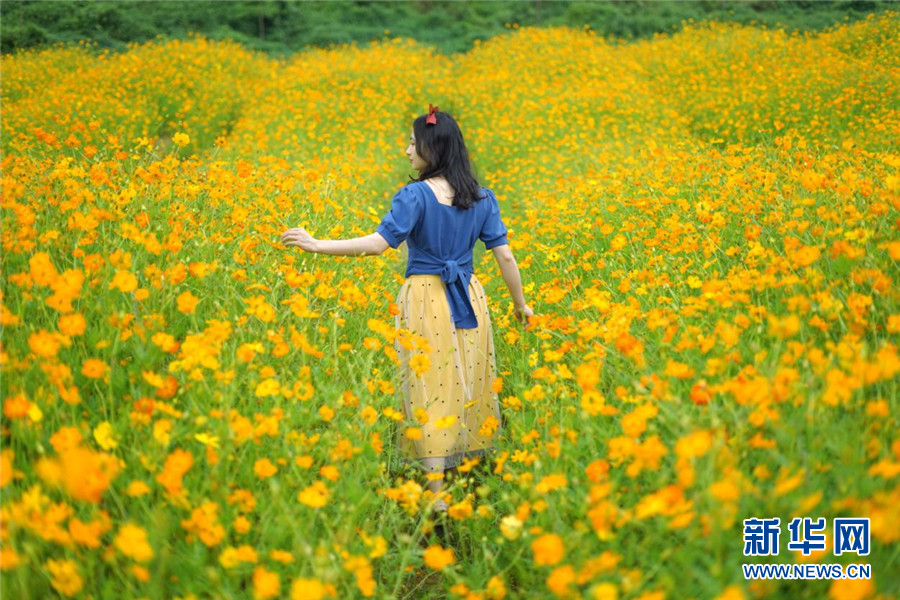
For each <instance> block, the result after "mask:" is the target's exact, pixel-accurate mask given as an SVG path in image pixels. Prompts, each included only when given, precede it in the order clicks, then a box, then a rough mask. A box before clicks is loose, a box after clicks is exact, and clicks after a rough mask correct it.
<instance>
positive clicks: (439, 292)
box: [281, 105, 534, 511]
mask: <svg viewBox="0 0 900 600" xmlns="http://www.w3.org/2000/svg"><path fill="white" fill-rule="evenodd" d="M409 139H410V143H409V146H408V147H407V149H406V156H407V157H408V158H409V162H410V165H411V166H412V168H413V169H415V170H416V171H418V173H419V177H418V178H417V179H414V180H413V181H412V182H411V183H410V184H408V185H406V186H405V187H403V188H402V189H401V190H400V191H399V192H398V193H397V194H396V196H394V199H393V201H392V204H391V210H390V212H389V213H388V214H387V215H386V216H385V217H384V219H382V221H381V224H380V225H379V226H378V228H377V229H376V232H375V233H372V234H370V235H367V236H363V237H358V238H354V239H349V240H317V239H314V238H313V237H311V236H310V235H309V233H307V232H306V231H305V230H304V229H302V228H299V227H297V228H294V229H289V230H287V231H285V232H284V233H283V234H282V236H281V241H282V243H284V244H285V245H289V246H290V245H293V246H299V247H301V248H302V249H304V250H306V251H308V252H318V253H322V254H334V255H344V256H359V255H370V254H381V253H383V252H384V251H385V250H387V248H388V246H390V247H391V248H397V247H398V246H399V245H400V244H401V243H402V242H403V241H404V240H406V241H407V243H408V246H409V258H408V264H407V269H406V281H405V282H404V284H403V286H402V287H401V288H400V293H399V294H398V296H397V305H398V307H399V309H400V312H399V314H398V315H397V317H396V325H397V327H398V328H403V329H407V330H410V331H412V332H413V333H416V334H418V335H419V336H422V337H423V338H425V340H427V342H428V346H429V347H430V349H431V350H430V352H429V354H428V360H427V361H423V360H422V359H417V360H415V361H413V366H411V364H410V352H409V351H408V350H406V349H405V348H404V347H403V346H401V345H400V344H397V345H396V347H397V351H398V357H399V359H400V366H401V368H400V378H401V382H400V383H401V385H400V389H401V390H402V392H403V396H404V404H405V406H404V408H405V411H406V419H407V426H408V427H412V428H417V429H418V431H419V433H420V436H418V439H413V438H411V437H409V435H407V427H401V428H399V429H398V440H397V443H398V445H399V448H400V451H401V455H402V456H403V457H404V462H407V463H409V462H419V463H420V464H421V466H422V467H423V468H424V469H425V471H426V472H429V473H440V474H443V475H445V476H446V474H447V473H448V472H449V471H453V472H454V474H455V472H456V467H457V465H459V464H460V463H461V462H462V461H463V460H464V459H465V458H468V457H471V456H476V455H484V454H485V453H486V452H487V451H488V450H490V449H491V448H492V445H491V439H493V438H495V437H497V436H498V435H499V434H500V433H501V432H502V425H501V415H500V406H499V403H498V401H497V395H496V393H495V392H494V391H493V390H492V385H493V380H494V377H495V369H496V367H495V360H494V343H493V335H492V332H491V321H490V316H489V315H488V310H487V303H486V300H485V295H484V289H483V288H482V286H481V284H480V283H479V282H478V279H477V278H476V277H475V276H474V272H473V271H474V269H473V265H472V249H473V247H474V245H475V241H476V240H478V239H480V240H481V241H482V242H483V243H484V245H485V248H488V249H491V250H492V251H493V253H494V258H495V259H496V260H497V263H498V265H499V266H500V272H501V273H502V274H503V279H504V281H505V282H506V285H507V286H508V287H509V290H510V293H511V294H512V298H513V302H514V306H515V315H516V318H517V319H519V320H520V321H522V320H523V319H527V318H528V317H530V316H532V315H533V314H534V313H533V312H532V311H531V309H530V308H529V307H528V306H527V305H526V304H525V297H524V295H523V292H522V282H521V277H520V275H519V268H518V266H517V264H516V260H515V258H513V255H512V252H511V251H510V249H509V245H508V244H507V240H506V233H507V230H506V227H505V226H504V225H503V221H502V220H501V219H500V209H499V206H498V204H497V198H496V197H495V196H494V194H493V192H491V191H490V190H489V189H487V188H482V187H479V186H478V182H477V181H476V180H475V177H474V176H473V174H472V168H471V165H470V163H469V156H468V152H467V151H466V146H465V143H464V142H463V137H462V132H461V131H460V129H459V126H458V125H457V123H456V121H455V120H454V119H453V118H452V117H451V116H450V115H449V114H447V113H443V112H439V111H438V108H437V107H436V106H435V107H433V106H431V105H429V113H428V115H422V116H420V117H418V118H417V119H416V120H415V121H414V122H413V130H412V134H411V135H410V138H409ZM423 369H424V372H423ZM425 415H427V421H426V420H425V419H424V416H425ZM422 421H424V423H423V422H422ZM429 479H430V481H429V483H428V487H429V489H431V490H432V491H433V492H434V493H435V494H438V493H439V492H440V491H441V489H442V487H443V479H442V478H429ZM434 510H435V511H446V510H447V503H446V501H444V499H443V498H440V497H438V499H437V500H436V502H435V504H434Z"/></svg>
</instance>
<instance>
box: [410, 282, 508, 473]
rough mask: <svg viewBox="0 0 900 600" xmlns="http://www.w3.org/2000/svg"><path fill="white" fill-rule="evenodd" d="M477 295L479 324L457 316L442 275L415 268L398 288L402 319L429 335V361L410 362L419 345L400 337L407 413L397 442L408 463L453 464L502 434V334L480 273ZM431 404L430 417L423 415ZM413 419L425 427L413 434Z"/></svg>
mask: <svg viewBox="0 0 900 600" xmlns="http://www.w3.org/2000/svg"><path fill="white" fill-rule="evenodd" d="M469 298H470V299H471V301H472V308H473V309H474V310H475V316H476V318H477V319H478V327H477V328H475V329H457V328H456V327H455V325H454V323H453V321H452V320H451V318H450V307H449V305H448V304H447V296H446V291H445V288H444V282H443V281H441V278H440V276H438V275H410V276H409V277H408V278H407V279H406V281H405V283H404V284H403V286H402V287H401V288H400V292H399V294H398V295H397V306H398V307H399V309H400V312H399V313H398V314H397V316H396V326H397V327H399V328H404V329H408V330H410V331H412V332H414V333H416V334H418V335H421V336H422V337H424V338H425V339H427V340H428V344H429V345H430V346H431V352H430V354H429V355H428V358H429V361H430V366H429V368H428V369H427V370H426V371H424V372H422V373H420V374H417V373H416V372H415V371H414V370H412V369H411V368H410V367H409V359H410V356H411V355H412V353H411V351H409V350H407V349H406V348H404V347H403V346H402V345H400V344H399V343H397V344H396V345H395V348H396V350H397V354H398V358H399V359H400V369H399V379H400V385H399V386H398V392H399V394H400V395H401V397H402V401H403V405H404V406H403V409H404V414H405V416H406V421H405V422H404V423H402V424H401V426H400V427H398V428H397V447H398V449H399V452H400V455H401V459H402V460H403V461H404V462H405V463H419V465H420V466H421V465H424V464H427V465H428V468H427V470H429V471H439V470H442V469H450V468H453V467H455V466H457V465H458V464H460V463H461V462H462V461H463V460H465V459H466V458H470V457H472V456H478V455H484V454H487V453H489V451H490V450H492V449H493V446H492V441H493V440H495V439H497V438H498V437H499V436H500V435H501V434H502V424H501V416H500V404H499V401H498V398H497V394H495V393H494V392H493V390H492V389H491V388H492V384H493V381H494V378H495V377H496V375H495V373H496V360H495V358H494V338H493V332H492V330H491V320H490V315H489V314H488V309H487V298H486V297H485V294H484V288H483V287H482V286H481V283H480V282H479V281H478V279H477V278H476V277H475V276H474V275H472V278H471V281H470V282H469ZM417 409H423V410H425V411H426V412H427V414H428V421H427V422H426V423H424V424H422V423H420V422H419V421H418V420H417V419H416V415H417V414H420V413H419V411H418V410H417ZM410 427H417V428H419V429H420V430H421V438H420V439H410V438H409V437H408V436H407V435H406V431H407V429H408V428H410Z"/></svg>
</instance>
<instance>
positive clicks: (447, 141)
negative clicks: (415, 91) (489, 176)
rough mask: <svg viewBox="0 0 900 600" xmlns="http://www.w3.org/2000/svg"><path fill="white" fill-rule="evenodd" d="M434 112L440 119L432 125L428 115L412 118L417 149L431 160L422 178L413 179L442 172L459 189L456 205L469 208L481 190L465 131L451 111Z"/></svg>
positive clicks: (435, 175) (479, 195)
mask: <svg viewBox="0 0 900 600" xmlns="http://www.w3.org/2000/svg"><path fill="white" fill-rule="evenodd" d="M434 116H435V117H437V123H435V124H433V125H429V124H426V123H425V119H426V115H422V116H420V117H418V118H416V120H415V121H413V133H415V134H416V152H417V153H418V154H419V156H421V157H422V159H423V160H425V162H427V163H428V166H427V167H425V169H423V170H422V172H421V173H420V174H419V178H418V179H414V180H413V181H424V180H426V179H429V178H431V177H438V176H443V177H444V178H445V179H446V180H447V183H449V184H450V185H451V186H453V190H454V191H455V192H456V195H455V196H454V198H453V206H456V207H459V208H462V209H467V208H469V207H471V206H472V204H474V203H475V202H477V201H478V200H480V199H481V191H480V189H479V186H478V181H477V180H476V179H475V175H474V173H473V172H472V164H471V163H470V162H469V153H468V151H467V150H466V143H465V142H464V141H463V136H462V131H460V129H459V125H457V123H456V121H455V120H454V119H453V117H451V116H450V115H449V114H447V113H445V112H436V113H435V114H434Z"/></svg>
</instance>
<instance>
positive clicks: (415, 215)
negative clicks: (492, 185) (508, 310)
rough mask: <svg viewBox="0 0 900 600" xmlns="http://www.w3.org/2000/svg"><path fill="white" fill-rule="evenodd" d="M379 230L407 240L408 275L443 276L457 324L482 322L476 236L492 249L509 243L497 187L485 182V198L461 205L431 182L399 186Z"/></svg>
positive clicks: (392, 241) (389, 238)
mask: <svg viewBox="0 0 900 600" xmlns="http://www.w3.org/2000/svg"><path fill="white" fill-rule="evenodd" d="M376 232H377V233H379V234H381V237H383V238H384V239H385V241H386V242H387V243H388V244H389V245H390V246H391V248H397V247H398V246H399V245H400V244H401V243H402V242H403V241H404V240H405V241H406V242H407V245H408V246H409V260H408V262H407V265H406V277H409V276H410V275H416V274H429V275H440V276H441V280H442V281H443V282H444V284H445V288H446V292H447V302H448V303H449V304H450V314H451V315H452V317H453V321H454V324H455V325H456V327H457V328H460V329H472V328H475V327H478V320H477V319H476V317H475V312H474V311H473V310H472V302H471V300H470V298H469V281H470V280H471V278H472V273H473V272H474V268H473V264H472V250H473V248H474V247H475V241H476V240H481V241H482V242H484V247H485V248H487V249H490V248H495V247H497V246H502V245H504V244H506V243H507V239H506V234H507V230H506V226H505V225H504V224H503V221H502V220H501V219H500V206H499V204H498V203H497V197H496V196H494V193H493V192H492V191H491V190H489V189H487V188H481V200H479V201H477V202H475V203H474V204H473V205H472V206H471V207H470V208H468V209H461V208H457V207H455V206H448V205H446V204H441V203H440V202H438V199H437V197H435V195H434V192H432V191H431V188H430V187H429V186H428V184H427V183H425V182H424V181H415V182H413V183H410V184H409V185H406V186H404V187H403V188H402V189H401V190H400V191H399V192H397V194H396V195H395V196H394V199H393V201H392V202H391V210H390V212H389V213H388V214H387V215H385V217H384V219H382V221H381V224H380V225H378V229H376Z"/></svg>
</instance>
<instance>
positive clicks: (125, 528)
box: [113, 523, 153, 562]
mask: <svg viewBox="0 0 900 600" xmlns="http://www.w3.org/2000/svg"><path fill="white" fill-rule="evenodd" d="M113 544H114V545H115V547H116V548H118V549H119V551H120V552H121V553H122V554H124V555H125V556H127V557H129V558H133V559H134V560H136V561H138V562H147V561H148V560H150V559H151V558H153V548H151V547H150V543H149V542H148V541H147V532H146V531H144V530H143V529H142V528H141V527H138V526H137V525H132V524H131V523H127V524H125V525H122V526H121V527H119V533H118V534H116V537H115V539H114V540H113Z"/></svg>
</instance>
